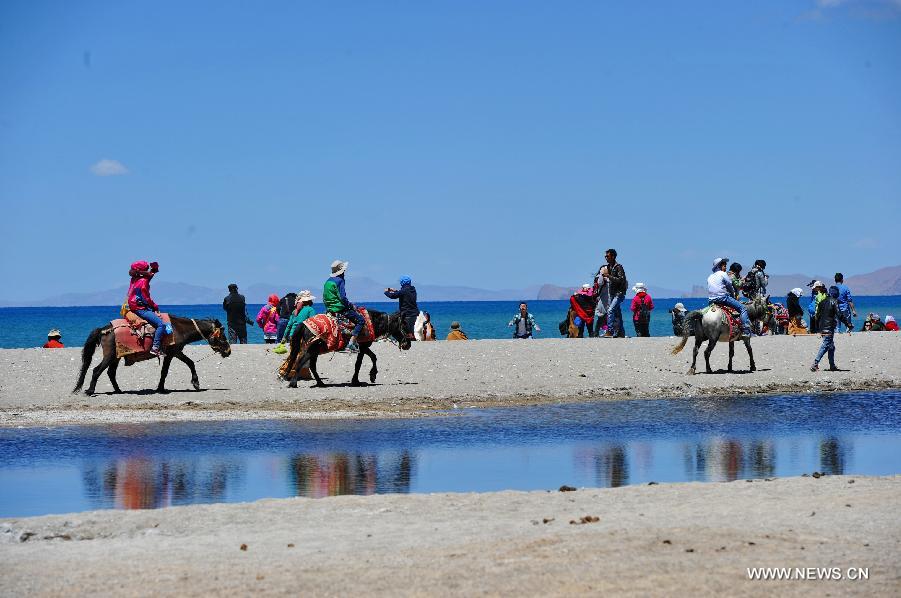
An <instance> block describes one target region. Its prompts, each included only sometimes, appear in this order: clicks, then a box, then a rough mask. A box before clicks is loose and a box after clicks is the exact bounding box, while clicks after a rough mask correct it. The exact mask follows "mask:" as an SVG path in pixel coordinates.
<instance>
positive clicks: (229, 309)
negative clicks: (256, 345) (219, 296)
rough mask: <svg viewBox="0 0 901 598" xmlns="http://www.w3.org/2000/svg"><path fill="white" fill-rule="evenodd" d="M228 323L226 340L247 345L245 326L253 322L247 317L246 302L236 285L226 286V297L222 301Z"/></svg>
mask: <svg viewBox="0 0 901 598" xmlns="http://www.w3.org/2000/svg"><path fill="white" fill-rule="evenodd" d="M222 309H224V310H225V316H226V321H227V322H228V340H229V342H231V343H241V344H247V325H248V324H250V325H251V326H253V320H251V319H250V316H248V315H247V301H246V300H245V299H244V295H242V294H240V293H239V292H238V285H236V284H235V283H232V284H230V285H228V296H226V297H225V299H223V301H222Z"/></svg>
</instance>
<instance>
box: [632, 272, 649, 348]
mask: <svg viewBox="0 0 901 598" xmlns="http://www.w3.org/2000/svg"><path fill="white" fill-rule="evenodd" d="M632 291H633V292H634V293H635V296H634V297H633V298H632V306H631V309H632V325H633V326H635V335H636V336H651V331H650V326H651V310H653V309H654V300H653V299H651V296H650V295H649V294H648V289H647V287H646V286H645V284H644V283H643V282H638V283H635V286H634V287H632Z"/></svg>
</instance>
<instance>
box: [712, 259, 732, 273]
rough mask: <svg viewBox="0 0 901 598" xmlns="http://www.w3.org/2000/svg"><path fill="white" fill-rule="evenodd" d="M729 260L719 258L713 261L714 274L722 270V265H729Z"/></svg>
mask: <svg viewBox="0 0 901 598" xmlns="http://www.w3.org/2000/svg"><path fill="white" fill-rule="evenodd" d="M728 263H729V258H727V257H718V258H716V259H715V260H713V268H711V269H712V270H713V271H714V272H716V271H717V270H719V269H720V264H728Z"/></svg>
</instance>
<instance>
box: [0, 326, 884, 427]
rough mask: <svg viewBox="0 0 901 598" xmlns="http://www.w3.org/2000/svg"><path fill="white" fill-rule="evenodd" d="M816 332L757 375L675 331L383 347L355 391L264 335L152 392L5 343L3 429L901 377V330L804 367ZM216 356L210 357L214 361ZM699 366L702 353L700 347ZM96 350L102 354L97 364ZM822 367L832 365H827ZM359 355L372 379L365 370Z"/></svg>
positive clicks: (760, 389)
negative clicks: (196, 383)
mask: <svg viewBox="0 0 901 598" xmlns="http://www.w3.org/2000/svg"><path fill="white" fill-rule="evenodd" d="M819 343H820V338H819V337H789V336H780V337H764V338H755V339H754V340H753V348H754V351H755V359H756V362H757V367H758V368H759V369H758V371H757V372H754V373H748V372H747V371H745V370H747V367H748V358H747V355H746V353H745V350H744V347H743V346H741V345H737V346H736V357H735V367H736V369H737V370H739V372H738V373H734V374H728V373H725V371H724V370H725V367H726V360H727V346H726V345H724V344H722V343H721V344H719V345H718V346H717V348H716V351H715V352H714V355H713V358H712V364H713V367H714V368H715V369H718V370H719V372H718V373H716V374H713V375H707V374H703V373H701V374H698V375H696V376H687V375H686V371H687V369H688V363H689V360H690V358H691V345H689V347H687V348H686V350H685V351H683V352H682V353H681V354H679V355H676V356H673V355H671V354H670V349H671V348H672V347H673V345H675V339H673V338H650V339H641V338H633V339H625V340H617V339H571V340H570V339H545V340H534V341H517V340H486V341H470V342H456V343H448V342H437V343H414V345H413V348H412V349H411V350H410V351H407V352H400V351H399V350H398V349H397V348H396V347H395V346H394V345H390V344H387V343H377V344H376V345H375V350H376V353H377V354H378V356H379V370H380V374H379V379H378V383H377V384H376V385H373V386H369V387H365V388H352V387H349V386H347V385H346V384H347V383H348V382H349V381H350V378H351V374H352V367H353V361H352V360H353V358H352V357H351V356H350V355H345V354H337V355H335V356H334V357H331V358H330V357H324V358H322V359H320V362H319V364H320V373H321V374H322V375H323V376H324V377H325V378H326V382H327V383H329V384H335V386H331V387H329V388H324V389H317V388H310V387H309V383H305V382H303V381H301V383H300V388H297V389H289V388H286V386H287V385H286V384H285V383H284V382H282V381H279V380H277V379H276V377H275V371H276V369H277V367H278V365H279V364H280V363H281V360H282V358H281V356H278V355H275V354H273V353H271V352H268V350H267V349H268V348H269V347H266V346H264V345H239V346H235V347H234V352H233V355H232V356H231V357H229V358H228V359H222V358H220V357H219V356H218V355H213V354H212V353H211V351H210V349H209V348H208V347H206V346H203V345H196V346H191V347H188V349H187V351H188V353H189V355H191V356H192V357H193V358H195V359H200V358H204V359H203V361H200V362H199V363H198V364H197V369H198V372H199V376H200V382H201V385H202V387H203V388H204V389H205V390H203V391H202V392H194V391H193V390H192V389H191V387H190V383H189V374H188V370H187V368H186V367H185V366H184V365H183V364H181V363H179V362H177V361H175V362H173V364H172V367H171V370H170V375H169V380H168V383H167V386H168V388H170V389H172V390H174V391H175V392H171V393H169V394H166V395H160V394H156V393H153V392H151V391H150V390H149V389H153V388H156V383H157V381H158V376H159V367H158V365H157V364H156V362H155V361H154V362H145V363H140V364H137V365H135V366H132V367H124V366H120V367H119V372H118V380H119V385H120V387H121V388H122V389H123V390H124V391H125V393H123V394H120V395H113V394H106V393H110V391H111V386H110V383H109V381H108V380H107V378H106V374H104V375H103V376H102V377H101V379H100V382H99V383H98V386H97V391H98V393H101V394H99V395H98V396H94V397H87V396H85V395H83V394H81V395H73V394H71V393H70V391H71V389H72V387H73V386H74V382H75V377H76V373H77V369H78V367H79V364H80V350H79V349H59V350H41V349H7V350H0V425H7V426H9V425H45V424H46V425H49V424H57V423H64V422H73V423H90V422H98V423H102V422H123V421H152V420H176V419H193V420H197V419H250V418H283V417H352V416H357V417H373V416H392V417H396V416H404V415H418V414H422V413H427V412H428V411H429V410H433V409H451V408H453V406H454V404H456V405H457V406H459V407H461V408H462V407H468V406H498V405H525V404H534V403H547V402H560V401H581V400H603V399H622V398H640V397H660V396H668V397H681V396H699V395H734V394H751V393H778V392H824V391H835V390H866V389H883V388H899V387H901V335H899V334H895V333H872V334H854V335H851V336H848V335H842V336H839V337H837V339H836V344H837V346H838V355H837V361H838V364H839V366H840V367H842V368H843V369H845V370H848V371H841V372H826V371H820V372H817V373H811V372H810V371H808V368H809V367H810V363H811V362H812V361H813V356H814V354H815V353H816V350H817V348H818V346H819ZM208 355H209V357H207V356H208ZM699 360H700V361H699V368H700V369H701V371H703V355H699ZM97 361H98V358H97V357H96V356H95V359H94V363H95V364H96V363H97ZM824 365H825V364H824ZM368 368H369V363H368V360H367V361H366V362H364V368H363V371H364V376H363V379H366V376H365V372H368Z"/></svg>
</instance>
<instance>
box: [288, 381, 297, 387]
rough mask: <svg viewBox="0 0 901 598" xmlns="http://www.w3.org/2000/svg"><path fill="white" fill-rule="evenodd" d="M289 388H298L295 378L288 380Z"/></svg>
mask: <svg viewBox="0 0 901 598" xmlns="http://www.w3.org/2000/svg"><path fill="white" fill-rule="evenodd" d="M288 388H297V382H296V381H293V380H292V381H291V382H288Z"/></svg>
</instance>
